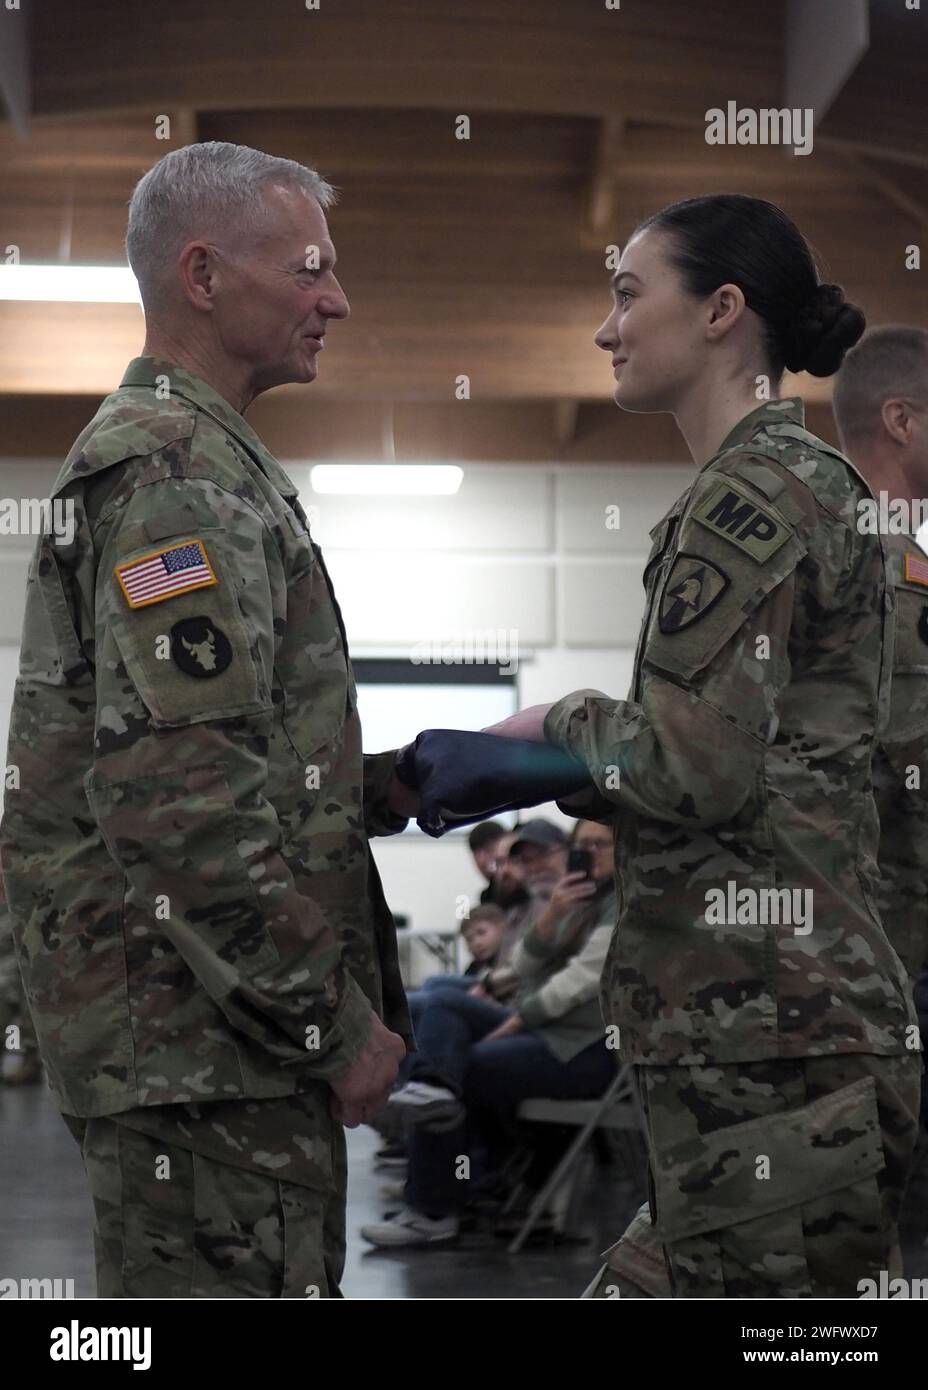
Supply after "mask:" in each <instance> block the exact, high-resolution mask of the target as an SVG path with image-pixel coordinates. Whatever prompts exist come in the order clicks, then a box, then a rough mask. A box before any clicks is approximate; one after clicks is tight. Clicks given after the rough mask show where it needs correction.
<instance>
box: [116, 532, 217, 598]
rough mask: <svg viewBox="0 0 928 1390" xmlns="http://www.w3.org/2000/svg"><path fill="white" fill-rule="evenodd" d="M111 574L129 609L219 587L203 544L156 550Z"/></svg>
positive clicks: (198, 542)
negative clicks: (196, 590) (119, 587)
mask: <svg viewBox="0 0 928 1390" xmlns="http://www.w3.org/2000/svg"><path fill="white" fill-rule="evenodd" d="M114 573H115V575H116V578H117V579H118V580H119V583H120V585H121V586H122V591H123V593H124V594H125V596H126V598H127V600H128V603H129V607H130V608H144V607H145V606H146V605H147V604H149V603H161V602H163V600H164V599H166V598H176V596H177V595H178V594H186V593H189V592H190V590H191V589H205V588H207V587H208V586H209V585H212V584H218V583H219V580H218V579H217V578H216V576H215V574H214V573H213V567H212V565H211V564H210V562H209V557H208V555H207V554H206V547H205V546H204V544H203V542H202V541H184V543H183V544H182V545H172V546H169V547H168V548H167V549H166V550H156V551H155V553H154V555H145V556H143V557H142V559H141V560H133V561H132V563H131V564H130V565H117V566H116V569H115V571H114Z"/></svg>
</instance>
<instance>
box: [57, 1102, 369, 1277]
mask: <svg viewBox="0 0 928 1390" xmlns="http://www.w3.org/2000/svg"><path fill="white" fill-rule="evenodd" d="M63 1118H64V1120H65V1122H66V1123H67V1125H68V1128H69V1129H70V1130H71V1133H72V1134H73V1135H74V1137H75V1139H77V1141H78V1143H79V1144H80V1146H81V1157H82V1159H83V1161H84V1168H85V1170H86V1173H87V1176H88V1179H89V1181H90V1187H91V1192H92V1195H93V1203H94V1212H95V1218H96V1219H95V1226H94V1254H95V1258H96V1267H97V1297H98V1298H314V1297H317V1298H341V1297H342V1296H343V1295H342V1293H341V1289H340V1287H339V1284H340V1280H341V1277H342V1273H343V1271H344V1267H345V1192H346V1187H347V1158H346V1150H345V1135H344V1130H343V1129H342V1128H341V1126H340V1125H337V1126H335V1127H334V1129H335V1135H334V1146H335V1149H336V1153H337V1162H336V1183H335V1190H334V1191H326V1190H321V1189H317V1188H313V1187H307V1186H303V1185H300V1184H296V1183H291V1182H284V1181H281V1180H280V1179H278V1178H275V1177H273V1175H270V1174H265V1173H259V1172H252V1171H249V1170H247V1169H244V1168H240V1167H233V1166H232V1165H231V1164H227V1163H220V1162H218V1161H217V1160H216V1159H215V1158H214V1157H212V1156H209V1155H207V1154H203V1153H199V1152H195V1151H194V1150H192V1149H186V1148H181V1147H180V1146H178V1145H174V1144H166V1143H165V1142H164V1140H163V1139H160V1138H154V1137H152V1136H150V1135H147V1134H142V1133H138V1132H137V1131H135V1130H133V1129H130V1128H128V1127H127V1126H126V1125H124V1124H120V1123H119V1122H118V1119H115V1118H113V1117H111V1116H104V1117H102V1118H96V1119H78V1118H76V1117H75V1116H72V1115H65V1116H64V1117H63ZM165 1159H167V1160H168V1163H167V1164H166V1163H165ZM168 1164H169V1166H168ZM165 1173H169V1174H170V1177H169V1178H166V1177H165V1176H164V1174H165ZM159 1174H161V1176H159Z"/></svg>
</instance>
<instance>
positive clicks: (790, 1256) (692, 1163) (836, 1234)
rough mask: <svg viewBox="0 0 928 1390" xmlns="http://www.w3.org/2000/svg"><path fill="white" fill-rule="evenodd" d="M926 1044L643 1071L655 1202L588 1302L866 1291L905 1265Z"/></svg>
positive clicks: (611, 1253) (610, 1258)
mask: <svg viewBox="0 0 928 1390" xmlns="http://www.w3.org/2000/svg"><path fill="white" fill-rule="evenodd" d="M921 1068H922V1061H921V1056H920V1055H919V1054H918V1053H911V1054H908V1055H905V1056H893V1057H878V1056H871V1055H868V1054H842V1055H840V1056H833V1057H806V1058H801V1059H797V1060H779V1059H777V1060H773V1061H769V1062H750V1063H740V1064H732V1065H725V1066H717V1067H639V1068H637V1074H638V1085H639V1091H640V1094H641V1098H642V1106H643V1110H644V1113H645V1115H646V1117H647V1129H648V1135H647V1140H648V1153H649V1171H648V1177H649V1189H650V1194H651V1195H650V1199H649V1201H648V1202H647V1203H645V1204H644V1205H643V1206H642V1207H641V1208H640V1209H639V1211H638V1212H637V1213H636V1215H635V1217H634V1218H633V1220H632V1222H631V1224H630V1225H629V1227H628V1229H627V1230H626V1232H625V1234H624V1235H623V1236H622V1238H621V1240H619V1241H618V1243H617V1244H616V1245H614V1246H613V1247H612V1249H611V1250H608V1251H607V1252H606V1254H605V1260H606V1263H605V1265H603V1266H602V1268H601V1269H600V1271H599V1272H598V1273H597V1275H596V1277H595V1278H594V1280H593V1281H592V1283H591V1284H590V1285H589V1287H588V1288H587V1289H586V1290H585V1291H584V1294H583V1295H582V1296H583V1297H584V1298H616V1297H619V1298H857V1297H859V1296H860V1291H859V1289H858V1282H859V1281H860V1280H861V1279H864V1278H875V1279H879V1272H880V1271H881V1270H886V1271H887V1272H888V1274H889V1275H890V1277H895V1276H897V1275H899V1274H901V1273H902V1260H901V1252H900V1249H899V1242H898V1221H899V1213H900V1209H901V1206H902V1200H903V1196H904V1192H905V1185H906V1180H907V1177H908V1174H909V1170H910V1166H911V1163H912V1157H913V1153H914V1150H915V1143H916V1139H917V1134H918V1104H919V1078H920V1074H921Z"/></svg>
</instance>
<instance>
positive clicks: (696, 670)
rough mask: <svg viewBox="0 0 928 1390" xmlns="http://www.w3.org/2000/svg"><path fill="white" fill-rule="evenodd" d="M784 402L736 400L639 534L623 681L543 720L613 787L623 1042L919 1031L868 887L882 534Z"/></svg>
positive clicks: (685, 1043) (843, 463) (755, 1046)
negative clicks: (714, 443) (738, 406)
mask: <svg viewBox="0 0 928 1390" xmlns="http://www.w3.org/2000/svg"><path fill="white" fill-rule="evenodd" d="M803 421H804V414H803V408H802V403H801V401H799V400H798V399H788V400H784V401H774V402H770V403H768V404H765V405H762V406H760V407H758V408H757V409H756V410H754V411H752V412H751V413H750V414H749V415H747V416H746V417H745V418H744V419H743V420H742V421H740V423H739V424H738V425H737V426H736V427H735V428H734V429H733V430H732V431H731V433H730V434H729V435H728V437H727V438H726V439H725V441H724V442H723V444H722V445H721V447H720V449H719V451H718V453H716V455H715V456H714V457H713V458H712V459H710V460H709V461H708V463H706V464H705V466H704V467H703V468H702V469H701V470H700V472H699V473H698V475H697V476H696V478H695V480H694V482H693V483H692V485H691V487H690V488H689V489H688V490H687V491H686V492H685V493H684V495H683V496H682V497H681V498H680V499H679V500H678V501H677V502H676V503H675V504H674V506H673V507H672V508H671V509H670V511H669V512H668V513H667V515H666V516H665V517H664V518H663V520H662V521H660V522H659V523H658V525H657V526H656V527H655V528H654V530H653V531H652V532H651V535H652V537H653V542H654V544H653V547H652V550H651V554H650V557H649V559H648V563H647V567H646V569H645V575H644V582H645V589H646V593H647V607H646V613H645V618H644V622H643V624H642V629H641V635H640V638H639V642H638V649H637V653H636V658H635V666H634V676H633V688H632V692H631V699H629V700H615V699H610V698H607V697H606V696H605V695H603V694H601V693H600V692H598V691H579V692H577V693H575V694H573V695H568V696H566V697H565V698H564V699H563V700H560V701H559V702H558V703H557V704H556V705H554V706H553V708H552V709H551V710H550V711H549V713H548V716H547V718H546V720H545V734H546V737H547V738H548V739H549V740H550V741H551V742H554V743H558V744H561V745H562V746H564V747H566V748H568V749H570V750H571V751H572V752H574V753H576V754H577V755H578V756H580V757H582V758H583V759H584V760H585V761H586V763H587V765H588V766H589V768H590V770H591V774H592V776H593V780H594V782H595V783H596V786H597V789H598V792H599V794H600V795H601V796H602V797H604V798H606V800H607V801H608V802H609V803H610V804H611V811H612V817H611V819H612V822H613V825H614V829H615V839H616V880H617V885H618V887H617V892H618V899H619V909H618V924H617V927H616V931H615V933H614V936H613V940H612V944H611V947H610V952H609V957H608V959H607V961H606V965H605V968H604V971H603V986H602V1003H603V1012H604V1017H605V1018H606V1021H607V1023H610V1024H616V1025H618V1028H619V1048H620V1052H621V1055H622V1057H623V1059H624V1060H626V1061H634V1062H640V1063H645V1064H653V1065H666V1064H677V1065H690V1066H696V1065H702V1064H712V1063H728V1062H737V1061H752V1060H758V1061H760V1060H763V1059H766V1058H771V1057H804V1056H816V1055H826V1054H831V1053H839V1052H871V1053H883V1054H894V1053H900V1052H904V1051H906V1050H907V1047H916V1046H917V1033H915V1032H914V1025H915V1015H914V1012H913V1010H912V1007H911V1004H910V1002H909V999H908V989H907V982H906V977H905V972H904V969H903V967H902V964H901V962H900V960H899V958H898V957H897V955H896V954H895V952H894V951H893V949H892V947H891V946H890V944H889V942H888V940H887V938H886V935H885V933H884V931H883V928H882V927H881V925H880V919H879V916H878V913H877V909H876V904H875V899H876V894H877V889H878V876H877V862H876V860H877V845H878V833H879V825H878V820H877V811H876V805H875V802H874V798H873V791H872V784H871V761H872V755H873V746H874V741H875V738H876V736H877V732H878V730H880V729H882V727H883V725H884V723H885V719H886V717H887V715H888V712H889V677H890V663H889V655H890V651H891V646H890V643H891V622H892V619H891V601H890V600H889V599H888V598H887V586H886V576H885V566H884V552H883V546H882V543H881V541H880V539H879V537H878V536H875V535H867V534H861V532H860V530H859V529H858V524H857V523H858V515H857V505H856V504H857V502H858V500H859V499H861V498H866V497H870V495H871V494H870V492H869V490H868V489H867V486H866V484H865V483H864V482H863V480H862V479H861V478H860V476H859V475H858V474H857V473H856V471H855V470H854V468H853V467H852V465H851V464H850V463H848V461H847V460H846V459H845V458H844V457H843V456H842V455H841V454H838V453H837V452H836V451H835V450H833V449H831V448H830V447H829V446H828V445H826V444H824V443H823V442H822V441H821V440H820V439H818V438H816V437H815V436H814V435H812V434H809V433H808V432H807V431H806V430H805V429H804V428H803ZM745 890H751V891H748V892H745ZM783 890H787V891H786V892H784V891H783ZM810 907H811V917H810V915H809V909H810ZM810 927H811V929H810ZM910 1027H911V1029H912V1031H908V1030H909V1028H910Z"/></svg>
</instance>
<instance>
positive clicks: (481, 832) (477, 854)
mask: <svg viewBox="0 0 928 1390" xmlns="http://www.w3.org/2000/svg"><path fill="white" fill-rule="evenodd" d="M507 838H508V835H507V831H506V829H505V827H504V826H502V825H500V823H499V821H495V820H484V821H481V822H480V824H479V825H475V826H474V828H473V830H472V831H471V832H470V834H469V835H468V837H467V847H468V849H469V850H470V852H471V854H472V855H473V859H474V863H475V864H476V865H477V868H478V869H479V870H480V872H481V874H482V875H483V877H484V878H485V879H486V881H487V883H486V887H485V888H484V889H483V890H482V892H481V894H480V903H481V906H485V905H486V904H487V903H495V902H496V898H495V896H494V883H493V880H494V877H495V876H496V866H497V861H498V860H499V858H500V857H503V858H505V856H506V853H507V850H508V846H505V847H504V843H505V841H506V840H507ZM497 906H500V904H497Z"/></svg>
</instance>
